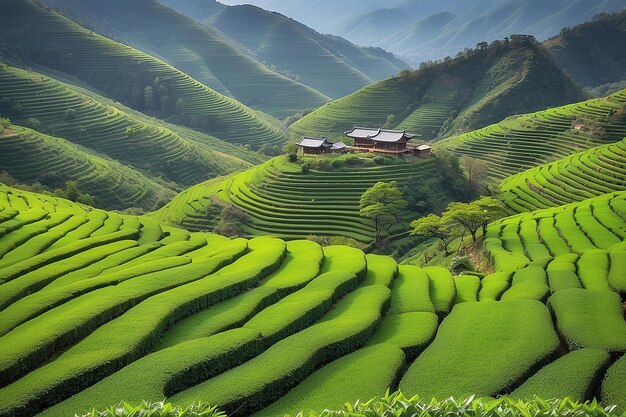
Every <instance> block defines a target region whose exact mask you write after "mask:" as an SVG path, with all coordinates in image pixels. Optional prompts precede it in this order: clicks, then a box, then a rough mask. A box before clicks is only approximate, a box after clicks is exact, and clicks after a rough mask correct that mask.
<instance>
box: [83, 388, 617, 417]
mask: <svg viewBox="0 0 626 417" xmlns="http://www.w3.org/2000/svg"><path fill="white" fill-rule="evenodd" d="M135 416H145V417H187V416H189V417H191V416H194V417H195V416H197V417H225V416H226V414H224V413H223V412H221V411H219V410H217V409H216V408H215V407H211V406H209V405H205V404H194V405H192V406H189V407H187V408H181V407H174V406H172V405H171V404H164V403H162V402H161V403H152V404H149V403H144V404H142V405H141V406H139V407H133V406H131V405H129V404H120V405H118V406H116V407H111V408H108V409H106V410H104V411H100V412H99V411H96V410H93V411H92V412H90V413H88V414H85V415H84V416H82V417H135ZM340 416H349V417H391V416H394V417H396V416H398V417H400V416H402V417H404V416H407V417H408V416H425V417H444V416H445V417H457V416H458V417H504V416H506V417H548V416H549V417H565V416H585V417H626V413H624V414H619V413H618V412H616V411H615V407H602V406H600V405H599V404H598V403H597V402H596V401H595V400H594V401H587V402H585V403H580V402H575V401H572V400H571V399H569V398H565V399H562V400H559V399H555V400H542V399H539V398H535V399H533V400H529V401H517V400H512V399H510V398H506V397H502V398H499V399H492V398H474V397H470V398H469V399H467V400H463V401H457V400H455V399H453V398H449V399H447V400H444V401H437V400H432V401H430V402H428V401H422V400H420V398H419V397H417V396H415V397H412V398H406V397H405V396H404V395H402V393H400V392H397V393H393V394H386V395H385V396H384V397H382V398H374V399H371V400H369V401H367V402H361V401H357V402H356V403H355V404H346V405H345V406H344V407H343V408H342V409H341V410H337V411H331V410H324V411H323V412H321V413H315V412H312V411H311V412H300V413H299V414H298V415H297V417H340Z"/></svg>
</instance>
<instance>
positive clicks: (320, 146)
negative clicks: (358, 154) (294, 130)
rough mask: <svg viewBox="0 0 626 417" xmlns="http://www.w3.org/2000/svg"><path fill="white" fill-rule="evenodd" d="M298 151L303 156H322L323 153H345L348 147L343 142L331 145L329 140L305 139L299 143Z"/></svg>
mask: <svg viewBox="0 0 626 417" xmlns="http://www.w3.org/2000/svg"><path fill="white" fill-rule="evenodd" d="M298 150H299V151H300V152H302V154H303V155H320V154H323V153H334V152H345V151H347V150H348V147H347V146H346V144H345V143H343V142H337V143H331V142H329V141H328V138H314V137H307V136H305V137H303V138H302V140H301V141H300V142H298Z"/></svg>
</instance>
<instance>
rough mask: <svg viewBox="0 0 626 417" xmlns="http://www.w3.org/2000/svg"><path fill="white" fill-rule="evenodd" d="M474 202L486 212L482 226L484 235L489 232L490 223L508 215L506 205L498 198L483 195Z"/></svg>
mask: <svg viewBox="0 0 626 417" xmlns="http://www.w3.org/2000/svg"><path fill="white" fill-rule="evenodd" d="M472 204H475V205H476V206H478V207H479V208H480V209H482V211H483V213H484V217H483V219H482V224H481V227H482V229H483V235H485V234H486V233H487V226H488V225H489V223H491V222H494V221H496V220H498V219H501V218H503V217H506V216H507V211H506V207H505V206H504V204H503V203H502V201H500V200H498V199H497V198H493V197H482V198H481V199H479V200H476V201H475V202H473V203H472Z"/></svg>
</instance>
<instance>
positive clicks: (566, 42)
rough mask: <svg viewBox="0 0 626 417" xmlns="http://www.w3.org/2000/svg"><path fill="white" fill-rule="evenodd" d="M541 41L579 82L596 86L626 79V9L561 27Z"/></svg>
mask: <svg viewBox="0 0 626 417" xmlns="http://www.w3.org/2000/svg"><path fill="white" fill-rule="evenodd" d="M544 45H545V46H546V48H548V50H549V51H550V53H551V54H552V56H554V58H555V59H556V61H557V62H558V63H559V65H561V66H562V67H563V68H564V69H565V70H566V71H567V72H568V73H569V74H570V75H571V76H572V77H573V78H574V79H575V80H576V81H578V82H579V83H580V84H582V85H585V86H590V87H597V86H600V85H604V84H611V83H615V82H618V81H622V80H626V11H623V12H621V13H617V14H612V15H601V16H599V17H598V18H596V19H594V20H593V21H591V22H587V23H584V24H582V25H579V26H576V27H573V28H571V29H564V30H562V31H561V33H560V34H559V35H558V36H556V37H554V38H551V39H548V40H547V41H545V42H544Z"/></svg>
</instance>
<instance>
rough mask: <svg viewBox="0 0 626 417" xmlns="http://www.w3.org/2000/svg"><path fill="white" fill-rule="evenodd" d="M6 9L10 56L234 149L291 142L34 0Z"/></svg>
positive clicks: (232, 104)
mask: <svg viewBox="0 0 626 417" xmlns="http://www.w3.org/2000/svg"><path fill="white" fill-rule="evenodd" d="M0 6H2V8H3V10H4V11H5V18H6V21H7V22H6V23H5V24H3V25H2V26H1V27H0V38H2V39H3V49H4V54H5V56H6V57H9V58H11V59H13V60H15V61H18V62H25V63H35V64H38V65H41V66H44V67H50V68H51V69H54V70H58V71H61V72H65V73H67V74H69V75H72V76H75V77H76V78H78V79H79V80H81V81H83V82H84V83H86V84H89V85H90V86H92V87H93V88H96V89H97V90H99V91H101V92H103V93H104V94H105V95H107V96H108V97H110V98H113V99H115V100H117V101H120V102H122V103H124V104H127V105H129V106H130V107H133V108H135V109H138V110H142V111H147V112H149V113H153V114H157V115H159V116H160V117H163V118H165V117H170V118H171V119H172V120H178V121H180V122H182V123H184V124H188V125H191V126H193V127H197V128H199V129H200V130H203V131H205V132H208V133H211V134H214V135H215V136H217V137H218V138H220V139H223V140H226V141H229V142H235V143H245V144H249V145H251V146H253V147H260V146H261V145H262V144H264V143H275V142H280V141H282V140H284V137H285V135H284V132H283V130H282V128H281V126H280V125H279V124H278V123H277V122H275V121H273V120H271V119H270V118H269V117H268V116H264V115H262V114H261V113H258V112H255V111H253V110H251V109H250V108H248V107H245V106H243V105H242V104H240V103H238V102H236V101H235V100H233V99H230V98H227V97H225V96H223V95H221V94H219V93H217V92H215V91H214V90H212V89H210V88H208V87H207V86H205V85H203V84H201V83H199V82H198V81H196V80H194V79H192V78H191V77H189V76H188V75H186V74H184V73H182V72H180V71H178V70H176V69H174V68H173V67H172V66H170V65H168V64H166V63H164V62H163V61H160V60H158V59H156V58H153V57H151V56H149V55H146V54H144V53H142V52H139V51H137V50H135V49H133V48H130V47H127V46H124V45H122V44H120V43H117V42H114V41H112V40H110V39H107V38H105V37H103V36H100V35H98V34H96V33H94V32H92V31H90V30H88V29H85V28H83V27H82V26H79V25H78V24H76V23H74V22H73V21H71V20H69V19H67V18H65V17H63V16H61V15H59V14H57V13H55V12H53V11H50V10H49V9H46V8H44V7H41V6H38V5H37V4H35V3H34V2H33V1H31V0H24V1H20V2H17V3H16V2H12V1H8V0H6V1H5V0H3V2H2V3H0ZM156 78H158V80H157V81H160V85H158V84H159V83H155V79H156ZM148 86H150V87H154V88H153V90H154V89H156V91H153V98H154V100H144V95H145V94H144V90H145V88H146V87H148ZM161 87H164V88H165V89H162V88H161ZM163 97H169V99H163ZM179 100H181V101H179ZM152 101H155V102H154V103H152ZM177 102H178V103H179V104H180V105H178V106H177V105H176V103H177Z"/></svg>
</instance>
